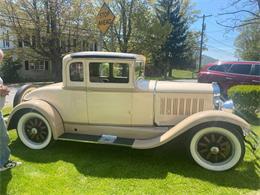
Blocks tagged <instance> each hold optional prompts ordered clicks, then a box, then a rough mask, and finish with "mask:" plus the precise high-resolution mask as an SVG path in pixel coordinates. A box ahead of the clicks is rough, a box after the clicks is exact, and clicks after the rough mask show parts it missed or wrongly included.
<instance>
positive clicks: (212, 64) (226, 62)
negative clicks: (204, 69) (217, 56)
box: [205, 61, 260, 66]
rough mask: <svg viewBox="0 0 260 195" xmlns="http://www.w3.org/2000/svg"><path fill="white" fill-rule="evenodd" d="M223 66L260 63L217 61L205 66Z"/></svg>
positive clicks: (259, 62)
mask: <svg viewBox="0 0 260 195" xmlns="http://www.w3.org/2000/svg"><path fill="white" fill-rule="evenodd" d="M222 64H260V61H217V62H214V63H210V64H206V65H205V66H214V65H222Z"/></svg>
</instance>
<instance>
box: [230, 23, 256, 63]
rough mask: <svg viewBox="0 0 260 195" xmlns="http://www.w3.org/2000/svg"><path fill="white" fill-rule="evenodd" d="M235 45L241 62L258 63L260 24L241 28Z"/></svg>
mask: <svg viewBox="0 0 260 195" xmlns="http://www.w3.org/2000/svg"><path fill="white" fill-rule="evenodd" d="M235 45H236V53H237V54H238V56H239V57H241V58H242V59H243V60H254V61H260V23H255V24H251V25H246V26H243V27H241V28H240V34H239V36H238V37H237V38H236V42H235Z"/></svg>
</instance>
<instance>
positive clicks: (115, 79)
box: [89, 62, 129, 83]
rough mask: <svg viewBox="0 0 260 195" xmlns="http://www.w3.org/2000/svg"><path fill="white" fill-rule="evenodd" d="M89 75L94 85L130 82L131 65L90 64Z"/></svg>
mask: <svg viewBox="0 0 260 195" xmlns="http://www.w3.org/2000/svg"><path fill="white" fill-rule="evenodd" d="M89 73H90V82H93V83H128V82H129V65H128V64H124V63H109V62H107V63H104V62H100V63H96V62H95V63H90V64H89Z"/></svg>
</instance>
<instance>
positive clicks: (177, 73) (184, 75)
mask: <svg viewBox="0 0 260 195" xmlns="http://www.w3.org/2000/svg"><path fill="white" fill-rule="evenodd" d="M196 77H197V76H196V74H194V73H193V72H192V71H190V70H177V69H174V70H173V78H175V79H193V78H196Z"/></svg>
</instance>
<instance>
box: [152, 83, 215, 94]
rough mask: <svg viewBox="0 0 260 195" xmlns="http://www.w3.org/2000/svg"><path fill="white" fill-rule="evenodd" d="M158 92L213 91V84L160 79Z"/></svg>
mask: <svg viewBox="0 0 260 195" xmlns="http://www.w3.org/2000/svg"><path fill="white" fill-rule="evenodd" d="M155 89H156V92H159V93H171V92H174V93H213V86H212V84H204V83H188V82H171V81H158V82H157V83H156V88H155Z"/></svg>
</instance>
